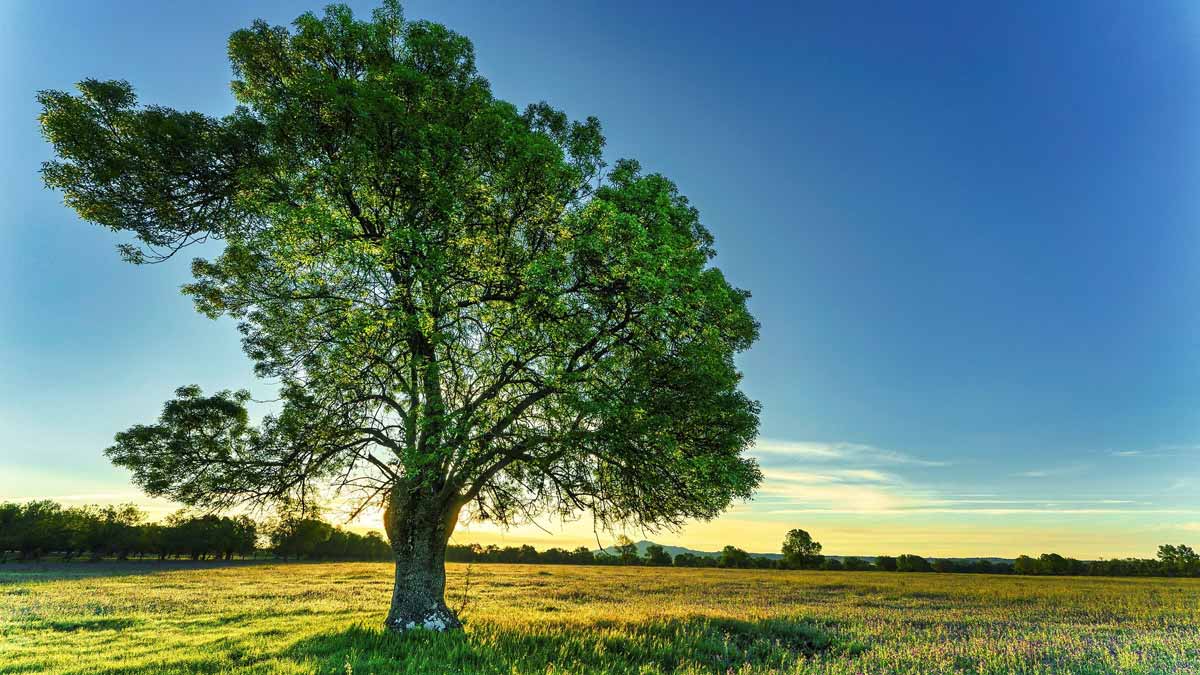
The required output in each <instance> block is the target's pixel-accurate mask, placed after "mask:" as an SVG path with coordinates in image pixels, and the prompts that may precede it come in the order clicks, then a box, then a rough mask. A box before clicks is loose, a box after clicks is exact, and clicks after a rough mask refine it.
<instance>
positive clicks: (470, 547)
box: [446, 530, 1200, 577]
mask: <svg viewBox="0 0 1200 675" xmlns="http://www.w3.org/2000/svg"><path fill="white" fill-rule="evenodd" d="M446 560H448V561H450V562H468V563H470V562H481V563H493V562H497V563H523V564H540V565H546V564H549V565H555V564H559V565H561V564H566V565H645V566H658V567H670V566H674V567H716V568H734V569H789V570H797V569H808V570H834V571H849V572H867V571H875V572H930V573H937V572H941V573H957V574H1025V575H1060V576H1067V575H1075V576H1088V575H1090V576H1112V577H1126V576H1154V577H1165V576H1191V577H1194V576H1200V554H1197V553H1196V552H1195V551H1193V550H1192V549H1191V548H1190V547H1188V546H1186V545H1182V544H1181V545H1178V546H1173V545H1164V546H1160V547H1159V549H1158V557H1157V558H1154V559H1138V558H1126V559H1115V560H1089V561H1081V560H1076V559H1074V558H1064V557H1063V556H1061V555H1058V554H1057V553H1046V554H1043V555H1041V556H1039V557H1037V558H1031V557H1029V556H1021V557H1019V558H1017V559H1016V560H1015V561H1014V562H1012V563H1008V562H1002V561H993V560H987V559H982V558H981V559H973V560H953V559H946V558H942V559H932V560H931V559H929V558H926V557H925V556H921V555H916V554H913V553H908V554H904V555H899V556H887V555H881V556H878V557H876V558H875V559H874V560H873V561H872V560H866V559H863V558H856V557H852V556H851V557H845V558H833V557H827V556H824V555H821V544H820V543H818V542H816V541H813V540H812V537H811V536H809V535H808V533H807V532H805V531H804V530H792V531H791V532H789V533H788V536H787V538H786V539H785V540H784V546H783V555H782V556H780V557H767V556H762V555H754V554H751V553H748V552H746V551H744V550H742V549H740V548H737V547H736V546H726V547H725V548H724V549H722V550H721V552H720V553H718V554H717V555H699V554H696V553H688V552H684V553H679V554H677V555H674V556H672V555H671V554H670V553H669V552H668V551H667V550H666V549H665V548H663V547H662V546H660V545H658V544H651V545H650V546H647V547H646V550H645V552H644V553H639V552H638V547H637V545H636V544H634V543H633V542H632V541H630V540H629V539H628V538H627V537H624V536H622V537H618V539H617V543H616V545H615V546H613V547H612V548H610V549H607V550H601V551H591V550H589V549H587V548H586V547H579V548H576V549H573V550H567V549H565V548H558V547H555V548H549V549H546V550H544V551H538V550H537V549H535V548H534V547H532V546H529V545H525V546H506V547H503V548H501V547H498V546H480V545H479V544H467V545H451V546H450V547H448V549H447V551H446Z"/></svg>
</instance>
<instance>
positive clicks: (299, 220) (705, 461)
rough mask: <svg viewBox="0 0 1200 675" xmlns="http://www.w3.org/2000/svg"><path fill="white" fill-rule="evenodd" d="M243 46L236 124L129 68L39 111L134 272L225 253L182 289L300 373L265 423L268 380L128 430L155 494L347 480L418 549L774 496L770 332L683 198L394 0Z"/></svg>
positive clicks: (299, 490) (287, 378)
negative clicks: (761, 423)
mask: <svg viewBox="0 0 1200 675" xmlns="http://www.w3.org/2000/svg"><path fill="white" fill-rule="evenodd" d="M229 56H230V59H231V61H232V64H233V69H234V73H235V76H236V79H235V80H234V82H233V92H234V95H235V96H236V99H237V102H238V106H237V107H236V109H235V110H233V111H232V112H231V113H230V114H228V115H227V116H225V117H220V118H216V117H210V116H206V115H203V114H200V113H196V112H181V111H176V110H173V109H170V108H166V107H161V106H154V105H151V106H141V105H139V104H138V102H137V98H136V96H135V94H134V90H133V87H132V86H131V85H130V84H129V83H127V82H123V81H97V80H84V81H82V82H81V83H80V84H79V85H78V93H77V94H72V93H68V92H61V91H45V92H42V93H40V94H39V96H38V98H39V101H40V103H41V104H42V106H43V112H42V114H41V118H40V119H41V125H42V129H43V132H44V134H45V136H46V138H47V139H48V140H49V141H50V142H51V144H52V145H53V147H54V150H55V152H56V153H57V159H56V160H55V161H51V162H47V163H46V164H45V165H44V168H43V175H44V179H45V182H46V184H47V185H48V186H50V187H53V188H57V189H60V190H62V191H63V193H64V195H65V199H66V202H67V204H68V205H70V206H71V207H72V208H74V209H75V210H76V211H77V212H78V213H79V214H80V215H81V216H82V217H84V218H85V219H87V220H90V221H93V222H95V223H98V224H100V225H103V226H105V227H108V228H110V229H112V230H115V231H118V232H122V233H126V234H128V235H132V241H126V242H124V243H122V244H121V246H120V252H121V254H122V255H123V256H124V257H125V258H126V259H127V260H129V261H131V262H133V263H138V264H145V263H153V262H160V261H164V260H167V259H169V258H171V257H173V256H174V255H175V254H176V253H178V252H179V251H181V250H183V249H185V248H187V247H188V246H190V245H192V244H194V243H197V242H201V241H209V240H219V241H220V242H222V244H223V246H222V248H221V251H220V254H219V255H217V256H216V257H213V258H208V259H205V258H198V259H196V260H194V261H193V262H192V268H191V269H192V274H193V277H194V279H193V281H192V282H191V283H190V284H188V285H187V286H186V287H185V289H184V291H185V293H187V294H188V295H189V296H191V298H192V299H193V300H194V302H195V305H196V308H197V309H198V310H199V311H200V312H202V313H204V314H206V315H208V316H211V317H219V316H228V317H233V318H234V319H235V320H237V322H238V328H239V330H240V331H241V333H242V336H243V345H244V349H245V352H246V354H247V355H248V356H249V357H250V358H251V359H252V360H253V362H254V367H255V371H256V373H257V374H258V375H259V376H261V377H263V378H269V379H270V380H271V381H273V382H277V383H279V388H280V396H281V399H282V406H281V408H280V409H279V410H278V411H276V412H274V413H273V414H270V415H268V416H266V417H265V419H263V420H262V421H261V423H258V424H253V423H251V421H250V415H249V413H248V411H247V409H246V404H247V402H248V399H249V395H248V394H246V393H245V392H218V393H215V394H211V395H205V394H204V393H203V392H201V391H200V389H199V388H197V387H194V386H189V387H184V388H181V389H180V390H179V391H178V392H177V398H175V399H174V400H172V401H170V402H168V403H167V404H166V405H165V406H164V409H163V413H162V415H161V417H160V418H159V419H158V421H157V422H155V423H152V424H148V425H140V426H135V427H133V428H131V429H130V430H128V431H126V432H124V433H122V434H119V435H118V436H117V439H116V443H115V444H114V445H113V446H112V447H111V448H109V449H108V451H107V452H108V454H109V456H110V457H111V458H112V460H113V461H114V462H115V463H117V464H118V465H121V466H124V467H127V468H129V469H131V470H132V471H133V475H134V478H135V480H136V481H137V482H138V483H139V484H141V485H142V486H143V487H144V488H145V489H146V490H147V491H148V492H149V493H151V494H154V495H162V496H166V497H170V498H172V499H176V500H178V501H181V502H183V503H185V504H189V505H200V506H208V507H223V506H228V505H232V504H235V503H241V502H245V501H257V502H269V501H272V500H282V499H290V500H299V501H304V500H307V499H310V498H312V496H313V495H314V494H315V493H316V492H318V491H321V490H323V489H324V490H328V489H330V488H333V489H336V490H337V491H338V492H339V494H341V495H342V496H344V497H345V496H351V495H352V496H354V497H356V498H357V499H358V504H359V505H360V506H366V505H368V504H382V505H384V506H385V507H386V509H387V511H386V515H385V525H386V526H387V530H388V533H389V537H390V538H391V539H392V540H393V543H394V544H395V542H396V541H398V540H404V541H409V540H411V539H412V536H413V533H412V532H410V531H409V530H408V529H406V528H407V527H408V526H409V525H412V524H414V523H418V522H420V523H422V527H426V526H428V527H432V528H433V529H435V530H437V535H436V537H435V539H436V538H438V537H443V536H448V530H451V529H453V526H454V522H455V521H456V520H457V519H458V517H459V514H460V512H461V511H463V510H465V513H466V514H467V516H468V517H472V518H478V519H490V520H495V521H498V522H500V523H504V524H508V523H513V522H517V521H519V520H523V519H527V518H532V517H535V516H537V515H539V514H553V515H558V516H561V517H572V516H574V515H575V514H578V513H580V512H584V511H589V512H591V513H592V514H594V516H595V518H596V519H597V521H598V522H599V523H601V524H602V525H610V524H613V523H618V522H622V523H632V524H635V525H637V526H641V527H646V528H656V527H663V526H665V527H673V526H678V525H680V524H682V523H683V522H684V521H685V520H686V519H689V518H699V519H709V518H713V517H715V516H716V515H717V514H719V513H720V512H721V511H722V510H724V509H725V508H726V507H727V506H728V505H729V504H730V503H731V501H732V500H735V499H745V498H749V497H750V495H751V492H752V490H753V489H754V488H755V486H756V485H757V484H758V482H759V480H760V472H759V470H758V468H757V466H756V464H755V463H754V461H753V460H752V459H750V458H747V457H744V456H743V455H742V451H743V450H744V449H745V448H747V447H748V445H749V444H750V443H751V442H752V441H753V439H754V437H755V434H756V432H757V426H758V410H759V408H758V404H757V403H755V402H754V401H751V400H750V399H749V398H747V397H746V396H745V395H744V394H743V393H742V392H741V391H740V389H739V383H740V377H741V376H740V373H739V372H738V370H737V368H736V367H735V364H734V355H735V354H736V353H737V352H739V351H741V350H744V349H746V348H748V347H749V346H750V344H751V343H752V342H753V341H754V340H755V338H756V336H757V330H758V327H757V324H756V322H755V321H754V319H753V318H752V317H751V315H750V313H749V312H748V310H747V307H746V300H747V297H748V293H747V292H745V291H743V290H740V289H738V288H735V287H734V286H732V285H731V284H729V283H728V282H727V281H726V279H725V277H724V276H723V275H722V273H721V272H720V270H719V269H717V268H716V267H713V266H712V265H711V260H712V258H713V256H714V255H715V249H714V247H713V237H712V235H711V234H710V233H709V231H708V230H707V229H706V228H705V227H704V226H703V225H702V224H701V222H700V219H699V214H698V212H697V210H696V209H695V208H694V207H693V206H692V205H691V204H690V203H689V202H688V200H687V199H686V198H685V197H684V196H683V195H682V194H680V192H679V190H678V189H677V187H676V186H675V184H673V183H672V182H671V181H670V180H668V179H667V178H665V177H663V176H661V175H658V174H653V173H644V172H643V171H642V169H641V167H640V166H639V164H638V163H637V162H636V161H632V160H620V161H617V162H615V163H614V164H613V165H612V166H611V168H610V167H608V166H607V165H606V164H605V162H604V160H603V155H602V149H603V147H604V137H603V135H602V133H601V130H600V124H599V122H598V121H597V120H595V119H594V118H589V119H587V120H585V121H582V122H576V121H571V120H569V119H568V118H567V116H566V115H565V114H564V113H562V112H561V111H559V110H556V109H554V108H552V107H551V106H550V105H548V104H545V103H537V104H533V105H530V106H528V107H526V108H525V109H524V110H519V109H518V108H516V107H515V106H513V105H512V104H510V103H508V102H505V101H501V100H498V99H496V98H495V97H494V96H493V95H492V93H491V90H490V88H489V85H488V82H487V81H486V80H485V79H484V78H483V77H481V76H480V75H479V74H478V72H477V71H476V68H475V56H474V51H473V47H472V45H471V43H470V41H469V40H467V39H466V38H465V37H463V36H461V35H458V34H456V33H454V32H452V31H450V30H448V29H447V28H445V27H444V26H441V25H438V24H434V23H429V22H425V21H410V20H406V19H405V18H404V16H403V14H402V12H401V9H400V7H399V5H398V4H397V3H396V2H386V3H385V4H384V6H383V7H381V8H380V9H378V10H376V11H375V13H374V15H373V18H372V20H369V21H362V20H358V19H355V18H354V16H353V15H352V14H351V12H350V10H349V9H348V8H346V7H344V6H332V7H330V8H328V9H327V10H326V12H325V14H324V16H322V17H318V16H316V15H313V14H304V15H303V16H301V17H299V18H298V19H297V20H296V21H295V22H294V25H293V27H292V29H290V30H289V29H287V28H284V27H279V26H274V27H273V26H270V25H268V24H266V23H264V22H261V21H258V22H255V23H254V24H253V25H252V26H251V27H249V28H246V29H244V30H239V31H237V32H235V33H234V34H233V35H232V36H231V38H230V40H229ZM418 511H419V512H420V514H424V515H420V514H418V513H417V512H418ZM428 527H426V529H428ZM421 536H424V535H421ZM441 547H442V548H443V549H444V541H443V542H442V543H441ZM434 548H437V545H435V546H434ZM397 555H398V556H401V557H403V554H402V553H401V552H399V550H398V553H397Z"/></svg>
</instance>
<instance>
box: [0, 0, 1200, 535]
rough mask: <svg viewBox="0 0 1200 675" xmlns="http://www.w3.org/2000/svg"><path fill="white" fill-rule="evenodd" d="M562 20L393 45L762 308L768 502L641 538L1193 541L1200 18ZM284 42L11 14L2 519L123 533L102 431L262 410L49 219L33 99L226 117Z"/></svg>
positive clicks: (257, 11) (39, 7)
mask: <svg viewBox="0 0 1200 675" xmlns="http://www.w3.org/2000/svg"><path fill="white" fill-rule="evenodd" d="M567 4H568V3H553V2H528V3H522V4H521V5H520V6H519V7H513V6H510V4H509V3H465V2H454V3H435V2H409V3H407V4H406V12H407V14H408V15H409V16H410V17H413V18H427V19H432V20H436V21H440V22H443V23H446V24H447V25H449V26H450V27H451V28H453V29H455V30H458V31H460V32H462V33H464V34H466V35H467V36H469V37H470V38H472V40H474V42H475V45H476V49H477V52H478V62H479V67H480V70H481V71H482V72H483V73H484V75H485V76H487V77H488V78H489V79H490V80H491V82H492V85H493V88H494V90H495V92H496V94H497V95H498V96H500V97H502V98H505V99H508V100H511V101H513V102H515V103H518V104H524V103H527V102H532V101H537V100H543V99H544V100H547V101H549V102H551V103H552V104H554V105H556V106H558V107H561V108H563V109H565V110H566V111H567V112H568V113H570V114H572V115H573V116H576V117H583V116H586V115H596V116H598V117H599V118H600V119H601V121H602V122H603V123H604V125H605V131H606V133H607V136H608V139H609V146H608V154H609V157H610V158H613V159H615V158H617V157H624V156H632V157H636V158H638V159H639V160H640V161H641V162H642V163H643V165H644V166H645V167H647V168H648V169H650V170H654V171H661V172H663V173H665V174H666V175H668V176H670V177H671V178H673V179H674V180H675V181H676V182H678V183H679V185H680V187H681V189H682V190H683V192H684V193H685V194H687V195H688V196H689V197H690V198H691V199H692V201H693V202H694V203H695V204H696V205H697V206H698V207H699V208H700V211H701V214H702V216H703V219H704V221H705V223H706V224H707V225H708V227H709V228H710V229H711V230H712V231H713V232H714V233H715V235H716V238H717V246H718V249H719V251H720V255H719V258H718V261H717V263H718V264H719V265H720V266H721V267H722V268H723V269H724V270H725V271H726V273H727V274H728V276H729V277H730V278H731V279H732V280H733V281H734V282H735V283H737V284H738V285H740V286H742V287H745V288H748V289H750V290H751V291H752V292H753V294H754V297H753V300H752V309H753V311H754V313H755V315H756V316H757V317H758V319H759V320H760V321H761V323H762V339H761V341H760V342H759V343H758V344H757V345H756V346H755V347H754V349H753V350H752V351H750V352H749V353H747V354H746V355H745V356H744V358H742V359H741V364H742V366H743V367H744V370H745V373H746V381H745V386H746V388H747V390H748V391H749V393H750V394H751V395H752V396H754V397H755V398H757V399H759V400H761V401H762V403H763V407H764V413H763V419H762V441H761V442H760V444H759V447H758V448H756V449H755V454H757V455H758V456H759V457H760V458H761V460H762V462H763V465H764V467H765V468H766V472H767V477H768V480H767V482H766V483H765V485H764V488H763V490H762V492H761V493H760V495H759V497H758V498H757V499H756V500H755V501H754V502H753V503H752V504H749V505H741V506H738V507H737V508H735V509H734V510H733V511H731V512H730V514H728V515H727V516H725V517H723V518H721V519H720V520H718V521H717V522H715V523H712V524H696V525H692V526H689V527H687V528H685V530H684V531H683V532H681V533H672V534H665V535H659V536H656V537H655V538H656V539H658V540H661V541H664V542H667V543H682V544H690V545H694V546H698V547H714V546H718V545H721V544H724V543H735V544H738V545H740V546H743V547H745V548H749V549H752V550H760V551H768V550H776V549H777V547H778V545H779V541H780V540H781V539H782V535H783V532H784V531H786V530H787V529H788V528H790V527H794V526H800V527H805V528H806V529H809V530H810V531H812V532H813V533H814V534H815V535H816V536H817V538H818V539H820V540H822V541H823V542H825V545H826V550H827V551H831V552H834V553H863V554H871V553H900V552H905V551H913V552H921V553H926V554H931V555H977V554H978V555H987V554H994V555H1012V554H1016V553H1020V552H1029V553H1037V552H1040V551H1043V550H1051V549H1053V550H1057V551H1059V552H1061V553H1064V554H1074V555H1079V556H1099V555H1126V554H1130V555H1135V554H1136V555H1151V554H1152V553H1153V547H1154V545H1155V544H1156V543H1161V542H1166V541H1191V542H1192V543H1196V542H1197V540H1200V498H1198V497H1197V494H1198V492H1200V462H1198V460H1200V449H1198V448H1200V264H1198V263H1200V227H1198V225H1200V200H1198V199H1197V195H1200V189H1198V187H1200V180H1198V179H1200V7H1198V6H1197V5H1195V4H1194V3H1190V2H1155V3H1117V2H1102V1H1086V2H1055V3H987V4H984V3H956V2H946V3H932V2H931V3H921V7H920V8H913V7H907V6H906V7H901V6H900V5H901V4H902V3H894V5H895V6H893V7H886V6H883V7H881V6H879V5H880V4H881V3H853V2H836V3H834V2H829V3H779V4H772V3H756V4H754V6H753V7H740V6H739V7H734V6H732V5H728V4H727V3H722V4H719V5H718V4H713V5H711V6H704V5H698V6H693V7H688V8H668V7H665V6H660V5H662V4H663V3H635V2H627V3H624V2H605V3H578V4H575V3H571V6H565V5H567ZM800 4H804V5H805V6H803V7H801V6H798V5H800ZM352 5H353V6H354V7H355V8H356V9H358V10H359V12H360V13H363V14H365V13H366V12H367V11H368V10H369V8H370V6H371V5H370V4H369V3H352ZM965 5H971V6H970V7H966V6H965ZM307 9H318V7H317V5H316V4H307V3H298V2H260V3H241V2H223V1H214V2H207V3H149V2H147V3H136V2H122V3H62V2H46V1H45V0H39V1H38V2H36V3H35V2H20V1H12V0H10V1H9V2H5V3H2V4H0V91H3V92H5V93H4V96H2V97H0V129H2V130H3V131H0V206H2V207H3V208H0V236H2V238H3V244H2V245H0V499H25V498H31V497H39V496H51V497H56V498H59V499H61V500H64V501H74V502H78V501H88V502H97V501H98V502H107V501H119V500H128V499H135V498H138V497H137V491H136V489H135V488H133V487H132V486H131V485H130V484H129V482H128V480H127V476H126V475H125V474H124V473H123V472H121V471H119V470H117V469H115V468H113V467H111V466H109V465H108V464H107V462H106V461H105V460H104V458H103V456H102V454H101V450H102V449H103V448H104V447H105V446H106V445H107V444H108V443H109V441H110V440H111V438H112V435H113V434H114V433H115V432H117V431H119V430H121V429H124V428H126V427H128V426H129V425H131V424H134V423H138V422H143V421H147V420H149V419H151V418H152V417H153V416H154V415H155V414H156V412H157V410H158V408H159V406H160V404H161V402H162V401H163V400H164V399H165V398H167V397H169V396H170V394H171V392H172V390H173V389H174V388H175V387H177V386H179V385H182V384H187V383H192V382H195V383H198V384H201V385H202V386H204V387H205V388H206V389H219V388H236V387H242V386H247V387H249V388H251V389H252V390H253V391H255V392H256V393H258V394H260V395H262V396H264V397H266V396H269V394H270V390H269V388H267V387H265V386H264V385H262V384H261V383H256V382H255V381H254V380H253V379H252V376H251V372H250V364H249V362H248V361H247V360H246V358H245V357H244V356H243V355H242V354H241V352H240V349H239V345H238V341H237V334H236V332H235V331H234V330H233V327H232V326H231V325H230V324H229V323H228V322H213V321H209V320H207V319H204V318H202V317H200V316H199V315H197V314H195V313H194V311H193V310H192V307H191V305H190V303H189V302H188V300H187V299H185V298H183V297H182V296H180V295H179V293H178V286H179V285H180V284H181V283H183V282H184V281H185V280H186V273H187V269H186V263H185V262H183V261H181V262H180V263H178V264H168V265H164V266H152V267H143V268H134V267H131V266H128V265H125V264H123V263H121V262H120V261H119V260H118V258H117V256H116V255H115V253H114V246H115V244H116V243H117V241H118V240H117V239H116V238H115V236H114V235H112V234H111V233H109V232H106V231H103V230H101V229H100V228H98V227H96V226H92V225H89V224H86V223H82V222H80V221H79V220H78V219H77V218H76V217H75V216H74V214H73V213H71V212H70V211H69V210H67V209H66V208H65V207H63V206H62V204H61V196H60V195H58V194H55V193H52V192H49V191H46V190H44V189H43V188H42V187H41V184H40V180H39V178H38V175H37V168H38V165H39V163H40V162H41V161H43V160H44V159H47V158H48V148H47V146H46V144H45V143H44V142H43V141H42V140H41V138H40V136H39V134H38V132H37V128H36V122H35V117H36V114H37V107H36V105H35V103H34V99H33V97H34V93H35V92H36V91H37V90H39V89H46V88H57V89H65V88H69V87H70V86H71V85H72V83H73V82H75V81H77V80H79V79H82V78H84V77H97V78H124V79H128V80H130V81H131V82H132V83H133V84H134V85H135V87H136V88H137V89H138V92H139V94H140V96H141V98H142V100H143V101H144V102H153V103H160V104H164V105H168V106H171V107H176V108H182V109H198V110H201V111H204V112H207V113H211V114H222V113H225V112H227V111H228V110H229V109H230V107H231V105H232V99H231V96H230V94H229V91H228V81H229V80H230V79H231V74H230V72H229V68H228V62H227V60H226V57H225V38H226V37H227V36H228V34H229V33H230V32H231V31H233V30H235V29H237V28H239V27H242V26H244V25H246V24H247V23H248V22H249V21H251V20H252V19H254V18H257V17H262V18H265V19H267V20H269V21H271V22H272V23H288V22H289V21H290V20H291V19H293V18H294V17H295V16H296V15H297V14H299V13H300V12H302V11H304V10H307ZM151 505H152V506H153V507H154V508H156V509H158V510H160V511H161V510H162V509H164V508H167V505H164V504H151ZM550 529H551V530H552V531H555V530H556V529H558V528H557V526H551V527H550ZM562 529H563V531H562V532H561V533H560V532H555V536H558V537H560V538H564V539H567V540H572V541H574V540H580V541H582V540H586V539H588V538H590V537H591V529H590V527H588V526H586V524H575V525H568V526H566V527H565V528H562ZM633 534H638V533H633ZM458 536H459V538H463V537H466V538H467V539H480V540H482V539H487V538H489V537H491V538H497V539H501V538H502V539H504V540H505V541H510V542H512V541H533V542H535V543H542V542H543V541H546V540H548V535H546V534H545V533H542V532H540V531H538V530H534V529H529V528H525V529H522V530H518V531H515V532H510V533H507V534H500V533H496V532H492V531H489V530H486V529H480V528H478V527H476V528H474V529H471V530H468V531H467V532H465V533H460V534H459V535H458Z"/></svg>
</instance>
